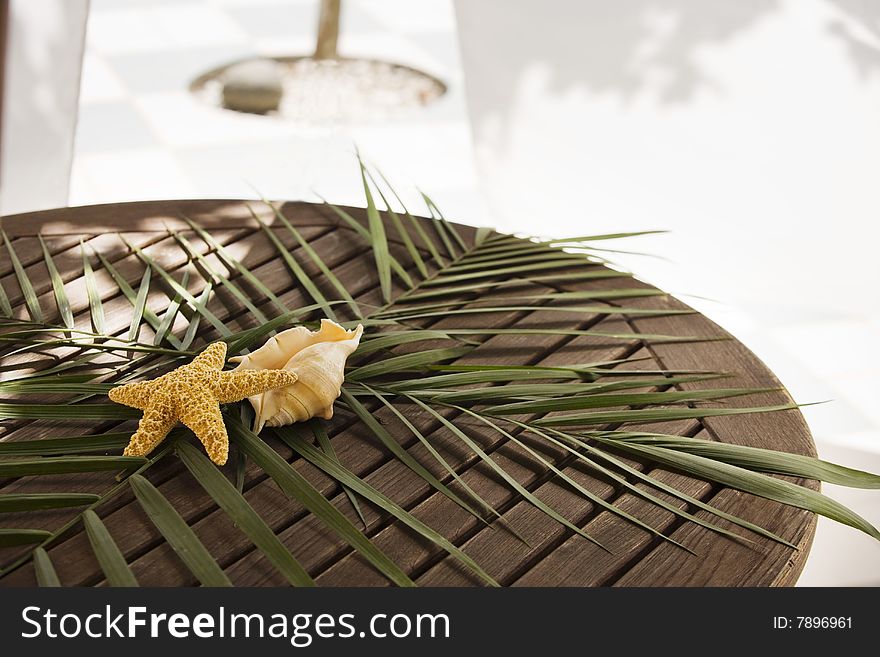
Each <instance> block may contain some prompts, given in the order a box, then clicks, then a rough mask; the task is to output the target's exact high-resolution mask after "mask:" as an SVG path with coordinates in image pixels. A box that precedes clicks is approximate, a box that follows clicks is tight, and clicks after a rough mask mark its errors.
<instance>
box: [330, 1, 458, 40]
mask: <svg viewBox="0 0 880 657" xmlns="http://www.w3.org/2000/svg"><path fill="white" fill-rule="evenodd" d="M345 4H346V5H348V4H351V5H353V6H356V7H357V8H358V9H360V10H362V11H364V12H369V13H370V14H372V15H373V16H375V18H376V19H377V20H378V21H380V22H381V23H382V24H384V25H385V26H387V27H390V28H392V29H395V30H398V31H400V32H403V33H414V32H446V33H453V32H454V31H455V11H454V9H453V6H452V0H419V1H418V2H412V0H382V1H381V2H376V1H375V0H347V1H346V3H345Z"/></svg>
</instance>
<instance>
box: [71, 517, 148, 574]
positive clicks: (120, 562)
mask: <svg viewBox="0 0 880 657" xmlns="http://www.w3.org/2000/svg"><path fill="white" fill-rule="evenodd" d="M83 523H84V524H85V527H86V536H87V537H88V539H89V544H90V545H91V546H92V551H93V552H94V553H95V558H96V559H97V560H98V564H99V565H100V566H101V570H103V571H104V576H105V577H106V578H107V583H108V584H110V586H138V581H137V578H136V577H135V576H134V573H133V572H131V568H129V566H128V564H127V563H126V561H125V557H124V556H122V552H120V550H119V546H118V545H116V541H114V540H113V537H112V536H111V535H110V532H109V531H107V527H106V526H105V525H104V523H103V522H102V521H101V519H100V518H99V517H98V514H97V513H95V512H94V511H92V510H91V509H88V510H87V511H86V512H85V513H84V514H83Z"/></svg>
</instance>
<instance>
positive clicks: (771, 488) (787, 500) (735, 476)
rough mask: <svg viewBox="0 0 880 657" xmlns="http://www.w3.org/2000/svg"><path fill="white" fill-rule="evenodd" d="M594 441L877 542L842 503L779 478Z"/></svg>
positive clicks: (874, 531)
mask: <svg viewBox="0 0 880 657" xmlns="http://www.w3.org/2000/svg"><path fill="white" fill-rule="evenodd" d="M597 440H600V441H602V442H604V443H606V444H611V443H613V444H614V445H615V446H616V447H620V448H621V449H623V450H624V451H627V452H631V453H633V454H638V455H642V456H647V457H649V458H651V459H653V460H655V461H658V462H660V463H665V464H667V465H671V466H673V467H675V468H678V469H680V470H683V471H684V472H688V473H690V474H693V475H695V476H697V477H700V478H702V479H708V480H710V481H717V482H718V483H720V484H724V485H725V486H730V487H731V488H736V489H739V490H742V491H745V492H747V493H753V494H755V495H758V496H760V497H765V498H767V499H771V500H776V501H777V502H782V503H783V504H788V505H790V506H796V507H798V508H801V509H806V510H808V511H812V512H813V513H818V514H819V515H823V516H826V517H828V518H831V519H832V520H836V521H837V522H840V523H843V524H844V525H849V526H850V527H855V528H856V529H859V530H861V531H863V532H865V533H866V534H868V535H869V536H872V537H873V538H875V539H877V540H880V532H878V531H877V529H875V528H874V526H873V525H871V523H869V522H868V521H867V520H865V519H864V518H862V517H861V516H859V515H858V514H856V513H853V512H852V511H850V510H849V509H847V508H846V507H845V506H843V505H842V504H839V503H838V502H835V501H834V500H832V499H830V498H828V497H825V496H824V495H822V494H821V493H817V492H816V491H813V490H810V489H809V488H804V487H803V486H798V485H796V484H793V483H791V482H789V481H785V480H783V479H776V478H775V477H771V476H769V475H765V474H761V473H758V472H752V471H751V470H746V469H745V468H741V467H739V466H736V465H730V464H728V463H722V462H720V461H714V460H712V459H708V458H706V457H704V456H698V455H696V454H689V453H686V452H679V451H675V450H671V449H664V448H662V447H655V446H653V445H639V444H636V443H630V442H626V441H612V440H609V439H607V438H597Z"/></svg>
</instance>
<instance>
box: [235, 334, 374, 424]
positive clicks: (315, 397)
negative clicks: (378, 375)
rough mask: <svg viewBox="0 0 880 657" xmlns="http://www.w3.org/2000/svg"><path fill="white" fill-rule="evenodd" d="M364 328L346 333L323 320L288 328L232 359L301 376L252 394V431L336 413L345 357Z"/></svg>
mask: <svg viewBox="0 0 880 657" xmlns="http://www.w3.org/2000/svg"><path fill="white" fill-rule="evenodd" d="M363 332H364V327H363V326H361V325H360V324H359V325H358V327H357V328H356V329H354V330H353V331H347V330H345V329H344V328H342V327H341V326H339V324H337V323H336V322H333V321H331V320H329V319H323V320H321V328H320V330H318V331H310V330H308V329H307V328H305V327H304V326H298V327H296V328H292V329H288V330H287V331H282V332H281V333H279V334H278V335H276V336H274V337H273V338H272V339H270V340H269V341H268V342H266V344H264V345H263V346H262V347H260V348H259V349H257V350H256V351H255V352H254V353H252V354H248V355H247V356H239V357H236V358H233V359H230V360H232V361H233V362H238V367H236V368H235V369H236V370H261V369H285V370H288V371H291V372H294V373H296V375H297V381H296V383H293V384H291V385H289V386H284V387H281V388H275V389H274V390H271V391H267V392H265V393H262V394H260V395H255V396H253V397H248V401H250V403H251V405H252V406H253V407H254V412H255V413H256V419H255V420H254V431H255V432H259V431H260V430H261V429H262V428H263V425H264V424H267V425H269V426H270V427H280V426H284V425H287V424H293V423H294V422H303V421H304V420H308V419H309V418H312V417H322V418H324V419H325V420H329V419H330V418H331V417H333V402H335V401H336V398H337V397H339V392H340V390H341V388H342V382H343V380H344V375H345V361H346V360H347V359H348V357H349V356H350V355H351V354H352V353H354V350H355V349H357V347H358V344H359V343H360V340H361V335H362V334H363Z"/></svg>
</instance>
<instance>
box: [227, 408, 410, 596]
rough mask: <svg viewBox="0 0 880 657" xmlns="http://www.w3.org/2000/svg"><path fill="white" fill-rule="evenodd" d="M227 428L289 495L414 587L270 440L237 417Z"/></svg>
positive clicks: (285, 435)
mask: <svg viewBox="0 0 880 657" xmlns="http://www.w3.org/2000/svg"><path fill="white" fill-rule="evenodd" d="M227 427H228V428H229V430H230V437H232V438H233V440H236V441H237V443H238V445H239V446H240V447H241V448H242V449H243V450H244V451H245V452H246V453H247V455H248V456H249V457H250V458H251V459H252V460H253V461H254V462H255V463H257V464H258V465H259V466H260V467H261V468H263V470H265V471H266V474H268V475H269V476H270V477H271V478H272V480H273V481H274V482H275V483H276V484H277V485H278V487H279V488H280V489H281V490H282V491H284V493H286V494H287V495H288V497H290V498H291V499H294V500H297V501H298V502H300V504H302V505H303V506H304V507H306V508H307V509H308V510H309V511H311V512H312V513H313V514H314V515H315V516H316V517H317V518H319V519H320V520H321V521H322V522H323V523H324V524H325V525H326V526H327V527H329V528H330V529H331V530H332V531H334V532H336V533H337V534H338V535H339V536H340V537H341V538H343V539H344V540H345V541H346V542H347V543H348V544H349V545H351V546H352V547H353V548H354V549H355V550H357V551H358V552H359V553H360V554H361V555H362V556H363V557H364V558H365V559H366V560H367V561H368V562H369V563H371V564H373V566H375V567H376V569H377V570H379V572H381V573H382V574H383V575H385V576H386V577H387V578H388V579H389V580H391V581H392V582H393V583H394V584H396V585H397V586H414V584H413V582H412V580H411V579H410V578H409V576H408V575H407V574H406V573H405V572H403V571H402V570H401V569H400V568H399V567H398V566H397V565H396V564H395V563H394V562H393V561H392V560H391V559H389V558H388V557H387V556H386V555H385V554H384V553H382V552H381V551H380V550H379V549H378V548H377V547H376V546H374V545H373V544H372V543H370V541H369V540H368V539H367V537H366V536H364V535H363V534H362V533H361V532H359V531H358V530H357V528H356V527H355V526H354V525H353V524H351V522H350V521H349V520H348V518H346V517H345V516H344V515H343V514H342V513H341V512H340V511H339V510H338V509H337V508H336V507H335V506H333V505H332V504H330V502H328V501H327V499H326V498H325V497H324V496H323V495H321V493H320V492H319V491H318V490H317V489H316V488H315V487H314V486H312V484H310V483H309V482H308V481H307V480H306V479H305V478H304V477H303V476H302V475H301V474H300V473H299V472H297V470H296V469H294V468H293V467H291V466H290V464H289V463H287V461H285V460H284V459H282V458H281V457H280V456H279V455H278V453H277V452H276V451H275V450H273V449H272V448H271V447H269V446H268V445H266V443H264V442H263V441H262V440H261V439H260V438H259V437H257V436H256V435H255V434H254V433H253V432H251V431H249V430H248V429H247V428H246V427H245V426H244V425H243V424H241V422H239V421H238V420H236V419H235V418H230V421H229V422H228V424H227ZM277 433H278V435H279V437H281V438H282V439H284V440H285V442H290V441H291V440H292V437H291V436H290V435H289V434H288V433H287V432H284V431H278V432H277ZM318 453H319V454H320V455H321V456H322V457H323V458H324V459H327V461H328V462H329V463H332V464H334V467H339V468H341V466H339V465H338V464H335V462H334V460H333V459H330V458H329V457H327V456H326V455H325V454H323V453H322V452H318ZM349 488H351V489H352V490H355V491H357V492H358V493H360V494H361V495H363V491H362V490H358V487H356V486H351V485H350V484H349ZM364 497H365V498H366V499H370V496H369V495H364ZM371 501H372V500H371Z"/></svg>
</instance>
